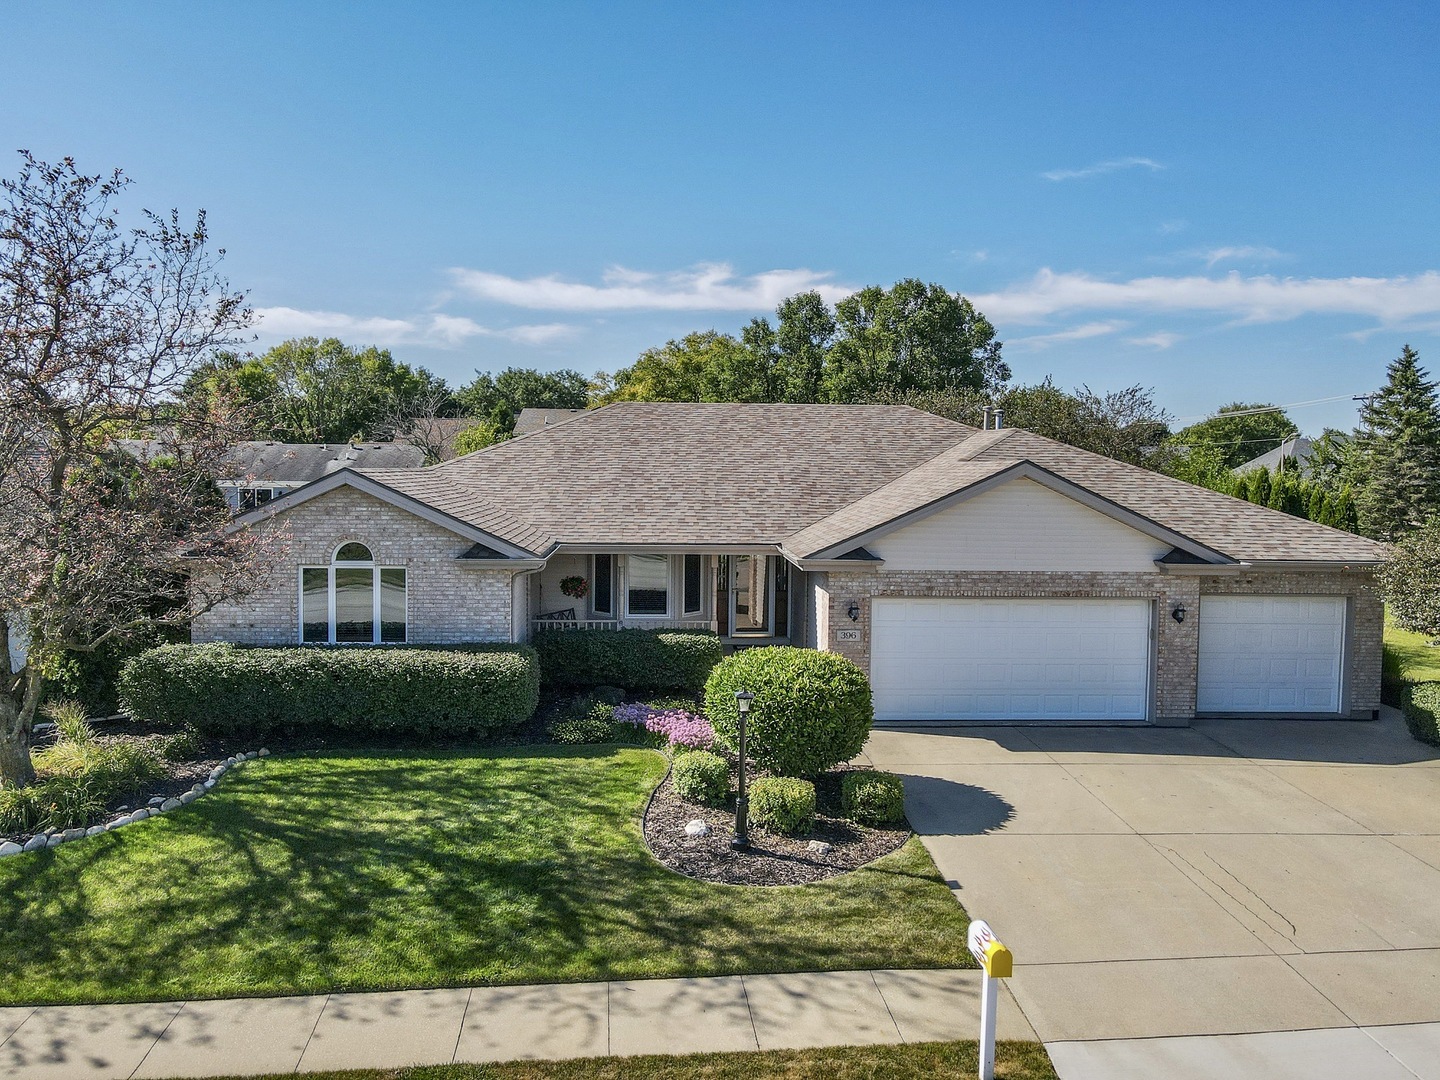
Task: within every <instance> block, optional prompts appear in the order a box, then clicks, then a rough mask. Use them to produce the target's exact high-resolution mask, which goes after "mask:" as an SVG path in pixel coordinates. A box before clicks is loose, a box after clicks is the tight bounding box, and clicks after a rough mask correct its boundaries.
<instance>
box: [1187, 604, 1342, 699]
mask: <svg viewBox="0 0 1440 1080" xmlns="http://www.w3.org/2000/svg"><path fill="white" fill-rule="evenodd" d="M1344 655H1345V598H1344V597H1343V596H1206V597H1202V598H1201V600H1200V674H1199V688H1198V699H1197V701H1196V708H1197V709H1198V710H1199V711H1200V712H1232V713H1277V712H1278V713H1337V712H1339V711H1340V671H1341V666H1342V661H1343V657H1344Z"/></svg>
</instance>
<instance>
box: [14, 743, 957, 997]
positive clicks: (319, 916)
mask: <svg viewBox="0 0 1440 1080" xmlns="http://www.w3.org/2000/svg"><path fill="white" fill-rule="evenodd" d="M664 770H665V764H664V760H663V758H662V757H661V755H660V754H658V753H655V752H653V751H646V750H633V749H614V748H599V747H575V748H570V749H566V748H557V747H550V746H543V747H519V748H511V749H504V750H494V751H476V752H472V753H465V752H438V751H414V752H404V753H396V752H393V751H391V752H385V753H379V752H376V753H361V752H338V751H337V752H329V753H323V754H313V755H304V756H293V757H292V756H277V757H271V758H267V759H262V760H259V761H253V762H251V763H249V764H247V765H245V766H244V767H243V768H241V769H238V770H236V771H235V772H233V773H231V774H230V775H229V776H227V777H226V778H225V780H224V781H222V782H221V784H220V786H219V787H218V788H217V789H216V790H215V792H214V793H212V794H210V795H208V796H206V797H205V798H203V799H200V800H198V801H197V802H195V803H193V804H192V805H190V806H188V807H185V808H183V809H181V810H177V811H174V812H172V813H169V814H166V815H164V816H163V817H160V818H156V819H152V820H150V821H145V822H141V823H139V824H136V825H132V826H130V827H129V828H125V829H120V830H118V831H116V832H113V833H107V834H105V835H103V836H98V837H95V838H93V839H90V840H85V841H80V842H76V843H73V844H65V845H62V846H60V847H58V848H54V849H50V850H46V851H42V852H39V853H36V854H32V855H24V856H15V857H12V858H9V859H5V860H3V861H0V896H3V897H4V898H5V903H4V918H3V919H0V956H4V957H5V964H4V968H5V977H4V979H3V980H0V1005H15V1004H27V1003H36V1002H103V1001H133V1000H156V999H178V998H190V997H234V996H242V995H274V994H307V993H318V992H324V991H331V990H380V989H396V988H404V987H426V986H462V985H472V984H473V985H483V984H496V983H530V982H569V981H587V980H599V979H619V978H644V977H654V976H678V975H721V974H729V973H736V972H767V971H809V970H826V969H845V968H877V967H951V966H961V965H966V964H970V963H971V961H970V960H969V954H968V953H967V951H966V949H965V929H966V925H967V923H966V917H965V914H964V912H963V911H962V910H961V909H960V907H959V905H957V904H956V903H955V901H954V900H953V898H952V897H951V894H950V892H949V890H948V889H947V888H946V887H945V885H944V883H943V882H942V881H941V880H940V878H939V875H938V874H937V873H936V870H935V867H934V864H933V863H932V862H931V861H930V858H929V856H928V855H927V854H926V852H925V850H924V848H923V847H921V845H920V843H919V841H918V840H914V839H912V840H911V841H910V842H909V843H908V844H907V845H906V846H905V847H904V848H902V849H901V850H900V851H898V852H896V853H895V854H893V855H890V856H888V857H886V858H885V859H882V860H880V861H878V862H876V863H873V864H871V865H870V866H868V867H865V868H863V869H861V870H859V871H856V872H855V873H852V874H847V875H844V876H842V877H839V878H835V879H832V880H831V881H828V882H823V883H820V884H817V885H808V886H801V887H798V888H774V889H759V888H737V887H730V886H719V885H708V884H703V883H701V882H697V881H692V880H690V879H689V878H684V877H681V876H679V875H677V874H674V873H671V872H670V871H668V870H666V869H665V868H664V867H662V866H661V865H660V864H659V863H657V862H655V861H654V859H653V858H652V857H651V855H650V854H649V851H648V850H647V849H646V847H645V845H644V841H643V839H642V837H641V833H640V815H641V812H642V809H643V807H644V804H645V800H646V799H647V797H648V796H649V794H650V791H651V789H652V788H653V787H654V786H655V784H656V783H657V782H658V781H659V780H660V778H661V776H662V775H663V773H664Z"/></svg>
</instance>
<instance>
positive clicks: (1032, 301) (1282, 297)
mask: <svg viewBox="0 0 1440 1080" xmlns="http://www.w3.org/2000/svg"><path fill="white" fill-rule="evenodd" d="M970 299H971V301H972V302H973V303H974V304H975V306H976V307H977V308H979V309H980V310H981V311H983V312H984V313H985V314H986V315H987V316H988V317H989V318H990V319H992V320H996V319H1009V320H1013V321H1015V322H1021V323H1024V322H1039V321H1042V320H1044V319H1048V318H1051V317H1053V316H1055V315H1060V314H1064V313H1067V312H1080V311H1186V312H1209V313H1213V314H1219V315H1228V316H1232V317H1235V318H1239V319H1241V320H1243V321H1245V322H1279V321H1282V320H1286V319H1295V318H1299V317H1300V316H1302V315H1364V316H1369V317H1371V318H1373V319H1376V320H1377V321H1379V322H1381V323H1384V324H1395V323H1400V322H1404V321H1407V320H1412V319H1420V318H1426V317H1434V316H1437V315H1440V272H1436V271H1434V270H1427V271H1426V272H1425V273H1423V274H1416V275H1414V276H1411V277H1403V276H1402V277H1389V278H1372V277H1349V278H1277V277H1274V276H1273V275H1269V274H1266V275H1261V276H1255V277H1242V276H1241V275H1240V274H1238V273H1233V272H1232V273H1230V274H1227V275H1226V276H1225V277H1220V278H1212V277H1203V276H1199V275H1195V276H1189V277H1145V278H1132V279H1131V280H1129V281H1106V280H1104V279H1101V278H1097V277H1093V276H1091V275H1090V274H1085V273H1061V274H1057V273H1055V272H1054V271H1053V270H1049V269H1045V270H1041V271H1040V272H1039V273H1038V274H1036V275H1035V276H1034V277H1033V278H1032V279H1030V280H1029V281H1026V282H1022V283H1020V284H1017V285H1012V286H1010V287H1009V288H1006V289H1002V290H1000V291H999V292H993V293H985V294H975V295H971V296H970Z"/></svg>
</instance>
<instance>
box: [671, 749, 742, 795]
mask: <svg viewBox="0 0 1440 1080" xmlns="http://www.w3.org/2000/svg"><path fill="white" fill-rule="evenodd" d="M672 778H673V779H674V781H675V790H676V792H678V793H679V795H680V797H681V798H682V799H689V800H690V801H691V802H698V803H704V804H705V805H706V806H723V805H724V803H725V797H726V796H727V795H729V794H730V764H729V762H727V761H726V760H725V759H724V758H722V757H721V756H720V755H719V754H712V753H711V752H710V751H709V750H692V751H690V752H689V753H688V754H682V755H681V756H679V757H677V758H676V759H675V768H674V772H673V774H672Z"/></svg>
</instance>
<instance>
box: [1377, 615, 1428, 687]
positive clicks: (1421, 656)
mask: <svg viewBox="0 0 1440 1080" xmlns="http://www.w3.org/2000/svg"><path fill="white" fill-rule="evenodd" d="M1385 672H1386V674H1388V675H1394V676H1397V677H1399V678H1402V679H1405V680H1407V681H1409V682H1440V648H1436V647H1435V646H1433V645H1431V644H1430V639H1429V638H1427V637H1426V636H1425V635H1424V634H1414V633H1411V632H1410V631H1409V630H1401V629H1400V628H1399V627H1398V626H1396V625H1395V624H1394V623H1392V622H1391V621H1390V620H1389V619H1388V618H1387V619H1386V620H1385Z"/></svg>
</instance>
